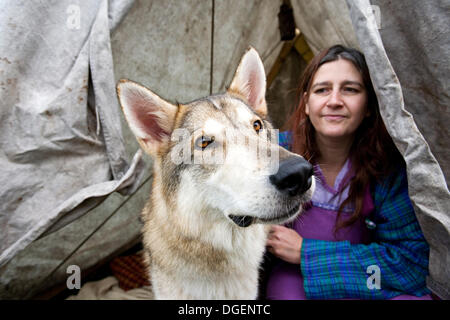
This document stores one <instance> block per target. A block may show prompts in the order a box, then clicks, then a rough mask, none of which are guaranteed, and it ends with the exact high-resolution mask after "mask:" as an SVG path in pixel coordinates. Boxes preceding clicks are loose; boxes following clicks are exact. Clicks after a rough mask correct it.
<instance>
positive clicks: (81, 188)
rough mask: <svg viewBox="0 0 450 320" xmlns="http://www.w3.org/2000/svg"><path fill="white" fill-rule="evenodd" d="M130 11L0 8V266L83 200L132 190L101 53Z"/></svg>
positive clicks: (82, 5) (131, 170)
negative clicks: (112, 33)
mask: <svg viewBox="0 0 450 320" xmlns="http://www.w3.org/2000/svg"><path fill="white" fill-rule="evenodd" d="M130 2H131V1H110V2H108V1H107V0H102V1H80V2H76V4H74V2H73V1H59V0H58V1H44V2H30V1H15V0H14V1H2V2H1V3H0V31H1V34H2V35H1V37H0V137H1V139H0V181H1V184H0V266H1V265H3V264H5V263H6V262H7V261H8V260H10V259H11V258H12V257H13V256H14V255H15V254H16V253H17V252H18V251H20V250H21V249H23V248H24V247H26V246H27V245H28V244H29V243H31V242H32V241H33V240H35V239H36V238H37V237H39V236H40V235H41V234H42V233H43V232H44V231H46V230H47V229H48V228H49V227H50V226H53V228H55V223H57V222H58V223H57V225H59V226H62V225H64V224H65V223H67V222H69V221H71V220H73V219H75V218H76V216H74V215H78V216H79V215H81V214H83V210H78V211H71V210H72V209H74V208H76V207H77V206H78V205H80V204H81V203H83V202H84V201H85V200H86V199H90V198H93V197H100V196H104V195H107V194H109V193H111V192H113V191H117V190H125V188H127V190H128V191H131V190H132V189H133V188H134V186H135V182H136V180H137V179H136V174H137V173H138V172H139V170H136V167H139V164H140V161H139V158H140V154H137V156H136V157H135V159H134V160H133V162H132V164H131V165H130V162H129V161H128V159H127V157H126V156H125V152H124V142H123V138H122V132H121V125H120V114H119V112H120V109H119V107H118V104H117V100H116V97H115V79H114V73H113V65H112V56H111V48H110V29H112V28H114V27H115V26H116V25H117V24H118V23H119V21H120V20H121V17H122V16H123V15H124V13H126V12H127V11H128V8H129V5H130ZM127 190H125V192H126V191H127ZM68 212H71V213H72V215H71V216H67V213H68Z"/></svg>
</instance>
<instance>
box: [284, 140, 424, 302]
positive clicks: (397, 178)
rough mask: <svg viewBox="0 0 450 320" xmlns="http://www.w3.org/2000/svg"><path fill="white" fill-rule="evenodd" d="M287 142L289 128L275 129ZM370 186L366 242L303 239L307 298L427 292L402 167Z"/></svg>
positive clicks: (417, 230) (420, 242) (380, 296)
mask: <svg viewBox="0 0 450 320" xmlns="http://www.w3.org/2000/svg"><path fill="white" fill-rule="evenodd" d="M290 142H291V135H290V133H289V132H281V133H280V134H279V143H280V145H281V146H283V147H285V148H287V149H290ZM372 190H373V192H372V197H373V201H374V205H375V210H374V213H373V214H372V215H371V217H370V220H371V221H372V222H373V223H374V224H375V228H374V230H373V236H372V242H371V243H370V244H351V243H350V242H349V241H336V242H332V241H323V240H314V239H303V245H302V251H301V263H300V268H301V272H302V275H303V278H304V283H303V284H304V288H305V293H306V296H307V297H308V299H345V298H353V299H389V298H392V297H395V296H398V295H401V294H410V295H414V296H423V295H425V294H429V293H430V291H429V290H428V289H427V288H426V283H425V278H426V276H427V274H428V255H429V246H428V244H427V242H426V241H425V238H424V236H423V233H422V230H421V229H420V226H419V223H418V221H417V219H416V216H415V213H414V209H413V207H412V204H411V200H410V199H409V196H408V184H407V178H406V170H405V169H404V168H403V169H402V170H400V171H399V172H396V174H395V175H393V176H392V177H388V178H387V179H385V181H383V182H382V183H378V184H376V185H375V186H374V187H373V188H372ZM370 266H376V267H378V268H379V269H377V270H379V271H380V280H381V281H380V288H379V289H377V288H374V286H373V283H372V277H371V276H372V275H374V274H373V271H372V270H371V268H373V267H370ZM369 267H370V268H369ZM368 268H369V269H368ZM368 282H370V284H372V285H368Z"/></svg>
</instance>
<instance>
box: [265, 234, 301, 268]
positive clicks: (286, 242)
mask: <svg viewBox="0 0 450 320" xmlns="http://www.w3.org/2000/svg"><path fill="white" fill-rule="evenodd" d="M302 243H303V238H302V237H301V236H300V235H299V234H298V233H297V232H296V231H295V230H293V229H289V228H286V227H283V226H279V225H273V226H271V228H270V231H269V236H268V239H267V244H266V245H267V249H268V250H269V252H270V253H272V254H274V255H275V256H277V257H278V258H280V259H282V260H284V261H286V262H289V263H292V264H300V251H301V249H302Z"/></svg>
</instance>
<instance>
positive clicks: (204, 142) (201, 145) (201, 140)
mask: <svg viewBox="0 0 450 320" xmlns="http://www.w3.org/2000/svg"><path fill="white" fill-rule="evenodd" d="M213 142H214V137H207V136H201V137H198V138H197V140H195V147H196V148H198V149H201V150H204V149H205V148H206V147H207V146H209V145H210V144H211V143H213Z"/></svg>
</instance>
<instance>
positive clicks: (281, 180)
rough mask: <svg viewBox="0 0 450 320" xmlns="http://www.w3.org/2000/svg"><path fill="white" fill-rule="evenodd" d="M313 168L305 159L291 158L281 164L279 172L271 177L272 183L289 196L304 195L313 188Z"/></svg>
mask: <svg viewBox="0 0 450 320" xmlns="http://www.w3.org/2000/svg"><path fill="white" fill-rule="evenodd" d="M313 173H314V170H313V166H312V165H311V164H310V163H309V162H308V161H306V160H305V159H303V158H300V157H290V158H287V159H285V160H283V161H282V162H281V163H280V166H279V168H278V172H277V173H276V174H273V175H271V176H270V177H269V180H270V182H271V183H272V184H273V185H274V186H275V187H276V188H277V189H278V190H279V191H281V192H283V193H285V194H288V195H289V196H296V195H299V194H302V193H304V192H305V191H306V190H308V189H309V188H310V187H311V183H312V175H313Z"/></svg>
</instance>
